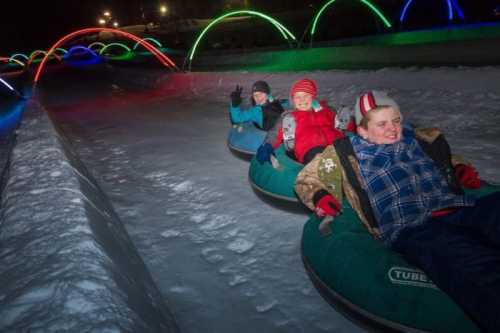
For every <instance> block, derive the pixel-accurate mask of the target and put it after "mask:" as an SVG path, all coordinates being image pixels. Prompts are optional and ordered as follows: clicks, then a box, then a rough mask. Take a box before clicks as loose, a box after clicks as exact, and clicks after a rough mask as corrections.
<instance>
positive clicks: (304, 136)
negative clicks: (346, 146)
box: [266, 103, 344, 163]
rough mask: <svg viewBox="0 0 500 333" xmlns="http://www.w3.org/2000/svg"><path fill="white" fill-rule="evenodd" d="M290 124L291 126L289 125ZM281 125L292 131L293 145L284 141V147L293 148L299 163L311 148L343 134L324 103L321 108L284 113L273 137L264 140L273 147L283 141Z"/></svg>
mask: <svg viewBox="0 0 500 333" xmlns="http://www.w3.org/2000/svg"><path fill="white" fill-rule="evenodd" d="M287 117H288V119H287V120H286V119H285V118H287ZM290 124H292V126H289V125H290ZM283 125H285V126H287V125H288V128H291V130H290V129H289V130H285V132H288V133H292V135H293V138H294V140H293V142H294V143H293V144H292V146H293V147H289V146H290V145H289V144H287V142H285V148H286V149H287V150H290V149H291V148H293V153H294V155H295V158H296V159H297V161H298V162H300V163H304V156H305V155H306V153H307V152H308V151H309V150H310V149H311V148H315V147H326V146H328V145H329V144H332V143H333V141H334V140H336V139H338V138H341V137H343V136H344V134H343V133H342V132H341V131H340V130H338V129H336V128H335V112H333V111H332V110H331V109H330V108H329V107H328V106H327V105H326V104H325V103H321V109H319V110H317V111H316V110H312V111H298V110H294V111H292V112H288V113H286V114H285V115H284V116H283V118H282V119H281V123H280V125H279V127H278V131H277V134H276V135H275V137H274V138H272V137H271V140H266V141H268V142H270V143H271V144H272V145H273V148H275V149H276V148H277V147H278V146H279V145H280V144H282V143H283V142H284V140H283V139H284V136H283V134H284V131H283ZM293 127H295V130H293ZM270 134H271V133H270ZM271 135H272V134H271ZM268 138H269V136H268Z"/></svg>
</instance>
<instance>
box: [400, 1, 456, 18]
mask: <svg viewBox="0 0 500 333" xmlns="http://www.w3.org/2000/svg"><path fill="white" fill-rule="evenodd" d="M444 1H446V4H447V6H448V21H453V9H455V10H456V12H457V14H458V16H459V17H460V19H462V20H463V19H464V13H463V12H462V9H461V8H460V6H459V5H458V3H457V1H456V0H444ZM412 2H413V0H407V1H406V3H405V5H404V6H403V10H401V15H400V17H399V22H400V23H403V21H404V19H405V16H406V12H407V11H408V8H409V7H410V5H411V4H412Z"/></svg>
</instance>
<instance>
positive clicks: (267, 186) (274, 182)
mask: <svg viewBox="0 0 500 333" xmlns="http://www.w3.org/2000/svg"><path fill="white" fill-rule="evenodd" d="M275 155H276V160H277V161H278V164H279V165H273V164H272V163H263V164H260V163H259V162H258V161H257V159H256V158H255V157H254V158H252V160H251V162H250V169H249V171H248V178H249V180H250V184H251V185H252V187H253V188H254V190H256V191H257V192H260V193H261V194H264V195H266V196H269V197H271V198H274V199H278V200H284V201H289V202H294V203H297V204H299V199H298V198H297V196H296V195H295V190H294V185H295V179H296V178H297V174H298V173H299V172H300V170H302V168H303V167H304V166H303V165H302V164H300V163H299V162H297V161H294V160H293V159H291V158H290V157H288V156H287V155H286V153H285V148H284V146H283V145H281V146H279V147H278V148H277V149H276V150H275Z"/></svg>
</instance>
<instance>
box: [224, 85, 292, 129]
mask: <svg viewBox="0 0 500 333" xmlns="http://www.w3.org/2000/svg"><path fill="white" fill-rule="evenodd" d="M242 91H243V87H240V86H239V85H237V86H236V89H235V90H234V91H233V92H232V93H231V95H230V98H231V108H230V112H231V122H232V123H233V124H239V123H243V122H247V121H252V122H253V123H254V124H255V125H256V126H257V127H258V128H260V129H262V130H264V131H268V130H269V129H271V128H272V127H273V126H274V124H275V123H276V121H277V120H278V119H279V117H280V116H281V114H282V113H283V111H284V110H285V109H286V108H288V107H289V105H288V100H286V99H282V100H277V99H274V98H273V96H272V94H271V88H270V87H269V84H267V82H265V81H257V82H255V83H254V84H253V85H252V96H251V97H250V101H251V104H252V106H251V107H250V108H249V109H242V108H241V103H242V99H241V92H242Z"/></svg>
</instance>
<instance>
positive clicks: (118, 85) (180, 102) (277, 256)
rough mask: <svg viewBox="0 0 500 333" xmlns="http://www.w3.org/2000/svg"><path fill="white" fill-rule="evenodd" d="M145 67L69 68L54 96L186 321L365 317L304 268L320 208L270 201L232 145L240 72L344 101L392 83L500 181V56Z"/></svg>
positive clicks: (340, 327)
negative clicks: (383, 64)
mask: <svg viewBox="0 0 500 333" xmlns="http://www.w3.org/2000/svg"><path fill="white" fill-rule="evenodd" d="M140 74H141V75H135V76H132V75H131V77H134V79H133V80H132V79H131V78H129V79H124V78H123V76H122V75H117V76H116V77H115V78H109V77H105V78H102V77H100V78H97V77H95V76H93V77H92V76H89V77H88V78H87V79H86V80H81V81H80V82H72V84H71V85H68V84H67V81H60V82H63V84H56V83H54V84H52V85H48V86H47V87H46V90H44V91H43V98H42V102H43V103H44V105H45V106H46V108H47V109H49V110H50V111H51V112H52V115H53V117H54V118H55V119H56V121H57V122H58V123H59V124H61V126H62V127H63V128H64V130H65V132H66V133H67V135H68V137H69V139H70V140H71V141H72V142H73V144H74V146H75V149H76V150H77V152H78V153H79V155H80V157H81V159H82V160H83V162H84V163H85V164H86V166H87V167H88V168H89V169H90V170H91V172H92V173H93V174H94V176H95V177H96V179H97V180H98V183H99V184H100V185H101V187H102V188H103V189H104V191H105V192H106V193H107V195H108V196H109V198H110V200H111V202H112V204H113V206H114V208H115V210H116V212H117V213H118V215H119V217H120V218H121V220H122V221H123V222H124V224H125V226H126V228H127V230H128V232H129V233H130V235H131V237H132V240H133V241H134V243H135V245H136V246H137V248H138V250H139V252H140V253H141V255H142V257H143V259H144V261H145V262H146V265H147V266H148V268H149V270H150V271H151V272H152V274H153V279H154V280H155V282H156V283H157V285H158V286H159V288H160V290H161V293H162V295H163V296H164V297H165V299H167V300H168V301H169V305H170V307H171V310H172V311H173V313H174V315H175V317H176V318H177V320H178V322H179V326H180V327H181V330H183V331H185V332H200V331H209V332H233V331H235V330H238V331H241V332H255V331H261V332H325V331H337V332H360V331H362V330H361V329H360V328H358V327H356V326H355V325H353V324H352V323H350V322H349V321H347V320H346V319H345V318H343V317H342V316H341V315H339V314H338V313H336V312H335V310H333V309H332V308H330V306H328V305H327V304H326V303H325V302H324V301H323V299H322V298H321V297H320V296H319V295H318V294H317V292H316V291H315V289H314V287H313V286H312V284H311V283H310V281H309V280H308V278H307V276H306V274H305V272H304V269H303V267H302V263H301V260H300V237H301V228H302V224H303V223H304V221H305V220H306V216H305V215H300V214H292V213H288V212H284V211H281V210H277V209H276V208H273V207H270V206H269V205H267V204H266V203H264V202H262V201H260V200H259V199H258V198H257V197H256V196H255V194H254V193H253V192H252V190H251V189H250V186H249V185H248V182H247V179H246V178H247V170H248V164H247V162H245V161H242V160H239V159H237V158H236V157H234V156H233V155H232V154H231V153H230V152H229V151H228V149H227V147H226V143H225V139H226V135H227V132H228V130H229V123H228V115H227V113H228V98H227V96H228V95H229V93H230V91H231V90H232V89H233V88H234V86H235V85H236V84H243V85H244V87H245V90H244V94H245V93H246V94H247V95H246V96H248V91H249V88H250V85H251V83H252V82H253V81H255V80H257V79H265V80H267V81H268V82H269V83H270V84H271V87H272V88H273V93H274V95H275V96H276V97H286V96H287V95H288V91H289V87H290V85H291V83H292V82H293V81H294V80H295V79H298V78H302V77H305V76H307V77H311V78H313V79H316V80H317V82H318V86H319V88H320V97H322V98H324V99H327V100H328V101H329V102H330V103H331V104H332V105H334V106H340V105H342V104H345V105H351V104H352V103H353V102H354V98H355V96H356V95H357V94H359V93H360V92H362V91H364V90H366V89H370V88H377V89H382V90H386V91H388V92H389V94H390V95H392V96H393V97H395V98H396V100H397V101H398V102H399V103H400V106H401V109H402V111H403V113H404V115H405V117H406V119H407V120H408V121H411V122H413V123H416V124H422V125H432V126H439V127H441V128H442V129H443V130H444V131H445V133H446V135H447V137H448V139H449V140H450V142H451V145H452V148H453V149H454V151H455V152H457V153H460V154H462V155H464V156H466V157H467V158H469V159H470V160H471V161H473V162H474V164H475V165H476V166H477V168H478V170H479V172H480V175H481V176H482V177H483V178H484V179H486V180H489V181H492V182H500V173H499V170H498V165H499V164H498V161H499V158H500V147H499V145H498V142H499V139H500V129H499V128H498V124H499V117H500V113H499V111H500V110H499V109H500V106H499V102H500V89H499V83H500V69H499V68H493V67H483V68H436V69H418V68H410V69H382V70H377V71H351V72H349V71H317V72H303V73H280V74H276V73H260V74H255V73H253V74H249V73H245V72H232V73H203V74H175V75H170V74H166V75H157V74H156V73H149V72H143V73H140ZM118 77H121V78H122V79H119V78H118ZM136 80H137V81H138V82H136ZM54 82H55V81H54ZM132 82H134V83H132ZM138 87H144V88H147V89H144V88H139V89H138Z"/></svg>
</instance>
